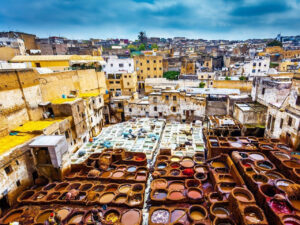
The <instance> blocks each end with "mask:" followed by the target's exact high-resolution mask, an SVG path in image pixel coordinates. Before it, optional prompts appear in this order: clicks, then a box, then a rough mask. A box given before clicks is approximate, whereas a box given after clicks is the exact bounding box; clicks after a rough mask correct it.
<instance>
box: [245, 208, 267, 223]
mask: <svg viewBox="0 0 300 225" xmlns="http://www.w3.org/2000/svg"><path fill="white" fill-rule="evenodd" d="M244 219H245V222H246V223H247V224H257V223H261V222H262V221H264V220H265V218H264V214H263V212H262V211H261V209H259V208H258V207H257V206H246V207H245V209H244Z"/></svg>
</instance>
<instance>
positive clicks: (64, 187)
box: [55, 183, 69, 191]
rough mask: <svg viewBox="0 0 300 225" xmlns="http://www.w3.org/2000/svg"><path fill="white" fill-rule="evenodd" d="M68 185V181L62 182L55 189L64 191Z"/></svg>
mask: <svg viewBox="0 0 300 225" xmlns="http://www.w3.org/2000/svg"><path fill="white" fill-rule="evenodd" d="M68 185H69V184H68V183H60V184H58V185H57V186H56V187H55V191H64V190H65V189H66V187H67V186H68Z"/></svg>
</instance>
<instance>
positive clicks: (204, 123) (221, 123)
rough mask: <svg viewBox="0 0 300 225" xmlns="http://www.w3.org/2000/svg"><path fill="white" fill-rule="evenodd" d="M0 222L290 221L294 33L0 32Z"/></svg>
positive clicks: (295, 128)
mask: <svg viewBox="0 0 300 225" xmlns="http://www.w3.org/2000/svg"><path fill="white" fill-rule="evenodd" d="M0 78H1V79H0V162H1V164H0V166H1V169H0V207H1V209H0V224H1V225H2V224H3V225H10V224H11V225H17V224H20V225H27V224H35V225H43V224H50V225H54V224H60V225H62V224H95V225H96V224H97V225H99V224H103V225H112V224H116V225H142V224H143V225H146V224H149V225H163V224H171V225H189V224H191V225H192V224H193V225H208V224H214V225H225V224H226V225H233V224H236V225H240V224H241V225H243V224H245V225H254V224H259V225H267V224H274V225H300V35H297V36H285V35H284V34H278V35H277V36H275V37H271V38H270V37H269V38H265V39H261V38H260V39H259V38H258V39H248V40H205V39H191V38H188V37H173V38H161V37H151V36H150V35H149V34H148V33H147V32H146V31H140V32H136V39H135V40H130V39H116V38H114V39H94V38H93V39H86V40H83V39H68V38H66V37H62V36H49V37H46V38H45V37H43V38H42V37H38V35H36V34H31V33H26V32H19V31H3V32H0Z"/></svg>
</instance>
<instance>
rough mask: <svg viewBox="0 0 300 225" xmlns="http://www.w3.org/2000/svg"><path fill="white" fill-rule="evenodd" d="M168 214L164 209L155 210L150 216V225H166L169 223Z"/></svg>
mask: <svg viewBox="0 0 300 225" xmlns="http://www.w3.org/2000/svg"><path fill="white" fill-rule="evenodd" d="M169 216H170V213H169V211H167V210H164V209H158V210H155V211H154V212H153V213H152V215H151V222H152V223H162V224H167V223H168V222H169Z"/></svg>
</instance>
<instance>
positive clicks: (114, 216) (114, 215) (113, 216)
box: [104, 210, 120, 223]
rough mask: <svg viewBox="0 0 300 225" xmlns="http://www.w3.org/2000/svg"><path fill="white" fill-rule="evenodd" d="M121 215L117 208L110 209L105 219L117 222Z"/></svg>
mask: <svg viewBox="0 0 300 225" xmlns="http://www.w3.org/2000/svg"><path fill="white" fill-rule="evenodd" d="M119 217H120V214H119V213H118V212H117V211H115V210H110V211H108V212H107V213H106V214H105V216H104V218H105V221H107V222H109V223H115V222H117V221H118V220H119Z"/></svg>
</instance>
